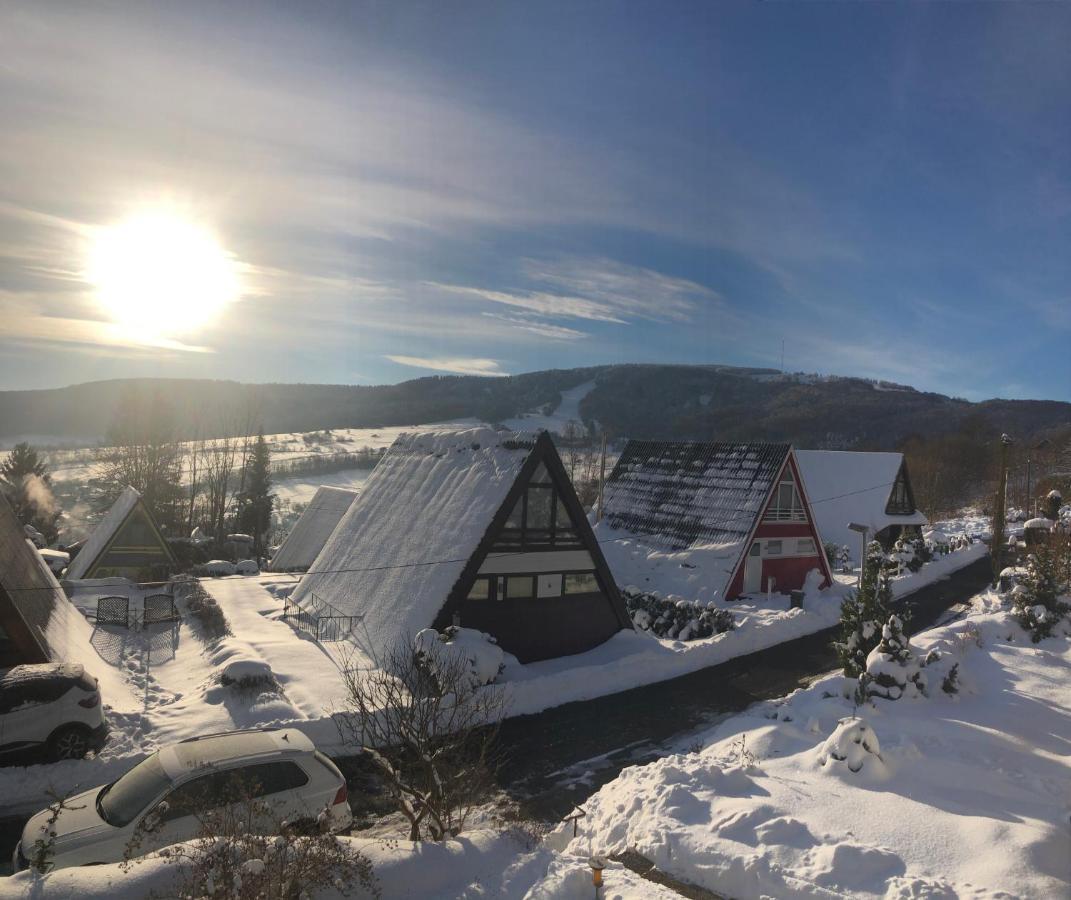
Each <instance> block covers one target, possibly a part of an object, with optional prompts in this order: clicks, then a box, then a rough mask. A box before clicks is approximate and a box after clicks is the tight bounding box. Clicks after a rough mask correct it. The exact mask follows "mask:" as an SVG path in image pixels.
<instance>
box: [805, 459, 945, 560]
mask: <svg viewBox="0 0 1071 900" xmlns="http://www.w3.org/2000/svg"><path fill="white" fill-rule="evenodd" d="M796 460H797V461H798V463H799V468H800V472H801V474H802V475H803V483H804V484H805V485H806V486H807V493H808V495H809V496H810V499H811V507H812V509H813V510H814V515H815V520H816V521H817V523H818V530H819V531H820V532H821V534H822V538H823V539H824V540H826V541H830V542H832V543H834V544H836V545H837V546H838V547H847V548H848V550H849V552H850V553H851V555H852V558H853V559H854V560H855V561H856V562H857V563H858V561H859V554H860V553H861V552H862V539H861V537H860V535H859V534H858V533H857V532H854V531H852V530H851V529H850V528H849V527H848V523H849V522H855V523H857V524H860V525H866V526H867V527H868V528H869V529H870V532H869V536H868V540H871V541H875V540H876V541H879V542H880V543H881V544H882V545H883V546H884V547H885V548H886V549H888V548H890V547H892V545H893V544H895V543H896V541H897V539H898V538H900V537H907V536H913V535H920V534H921V533H922V528H923V527H925V526H926V525H927V524H928V520H927V518H926V516H925V515H923V514H922V513H921V512H919V510H918V508H917V507H916V506H915V494H914V492H913V491H912V490H911V478H910V476H909V475H908V471H907V461H906V460H905V459H904V455H903V454H902V453H870V452H857V451H854V450H797V451H796Z"/></svg>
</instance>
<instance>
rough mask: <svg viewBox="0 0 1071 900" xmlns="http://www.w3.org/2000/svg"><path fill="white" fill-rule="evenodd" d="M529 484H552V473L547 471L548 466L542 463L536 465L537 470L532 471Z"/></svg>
mask: <svg viewBox="0 0 1071 900" xmlns="http://www.w3.org/2000/svg"><path fill="white" fill-rule="evenodd" d="M528 483H529V484H550V474H549V473H548V472H547V467H546V466H545V465H543V463H540V464H539V465H538V466H536V470H535V471H534V472H533V473H532V477H531V479H530V480H529V482H528Z"/></svg>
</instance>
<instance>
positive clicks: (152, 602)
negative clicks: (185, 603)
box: [141, 594, 179, 625]
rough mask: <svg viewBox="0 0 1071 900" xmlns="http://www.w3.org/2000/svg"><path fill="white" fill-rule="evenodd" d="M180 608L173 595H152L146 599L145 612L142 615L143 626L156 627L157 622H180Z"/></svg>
mask: <svg viewBox="0 0 1071 900" xmlns="http://www.w3.org/2000/svg"><path fill="white" fill-rule="evenodd" d="M178 617H179V614H178V608H177V607H176V606H175V598H174V597H173V596H172V595H171V594H150V595H149V596H148V597H146V598H145V611H144V612H143V613H142V619H141V621H142V624H143V625H155V624H156V623H157V622H175V621H178Z"/></svg>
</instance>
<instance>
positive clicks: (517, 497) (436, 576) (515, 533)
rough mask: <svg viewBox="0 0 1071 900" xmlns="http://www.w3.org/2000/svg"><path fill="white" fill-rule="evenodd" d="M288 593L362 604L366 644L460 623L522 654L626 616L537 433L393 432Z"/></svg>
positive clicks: (614, 624) (560, 649) (307, 599)
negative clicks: (388, 444) (387, 446)
mask: <svg viewBox="0 0 1071 900" xmlns="http://www.w3.org/2000/svg"><path fill="white" fill-rule="evenodd" d="M292 599H293V600H294V601H296V602H297V603H298V604H300V605H302V606H305V607H307V608H316V609H321V608H324V607H325V606H329V607H333V608H334V609H335V610H337V611H339V612H340V613H341V614H344V615H362V616H363V620H362V623H361V627H360V629H359V633H360V635H361V640H367V641H368V647H367V649H368V650H369V651H370V652H371V653H373V654H377V653H380V652H382V651H384V650H389V649H391V648H393V647H394V646H397V645H398V644H399V643H400V642H402V641H404V640H406V639H407V638H409V637H411V636H412V635H413V634H415V633H416V632H417V631H420V630H421V629H424V628H427V627H429V626H432V627H435V628H437V629H439V630H442V629H444V628H446V627H447V626H449V625H451V624H453V623H455V622H457V623H460V624H461V625H462V626H464V627H467V628H475V629H479V630H481V631H485V632H488V633H490V634H491V635H493V636H494V637H495V638H496V639H497V641H498V643H499V645H500V646H501V647H502V648H503V649H505V650H506V651H508V652H509V653H512V654H514V655H515V656H516V657H517V658H518V659H520V660H521V661H522V662H530V661H533V660H539V659H547V658H549V657H555V656H565V655H569V654H574V653H580V652H582V651H585V650H589V649H591V648H592V647H595V646H597V645H598V644H601V643H602V642H604V641H606V640H607V639H608V638H610V637H611V636H612V635H614V634H615V633H616V632H618V631H619V630H621V629H627V628H631V627H632V626H631V623H630V621H629V618H628V615H627V613H626V611H625V608H624V605H623V603H622V601H621V597H620V595H619V593H618V589H617V586H616V584H615V583H614V580H613V578H612V577H611V576H610V572H609V570H608V569H607V566H606V561H605V559H604V558H603V555H602V552H601V551H600V549H599V546H598V544H597V543H596V541H595V538H594V536H593V534H592V532H591V527H590V525H589V524H588V521H587V518H586V517H585V514H584V510H583V509H582V508H581V505H580V502H579V500H578V499H577V497H576V494H575V493H574V491H573V488H572V485H571V483H570V481H569V478H568V475H567V474H566V472H565V470H564V468H563V467H562V463H561V460H560V459H559V458H558V453H557V451H556V450H555V448H554V444H553V442H552V441H551V439H550V437H549V435H547V434H546V433H545V432H544V433H541V434H539V435H538V436H533V435H530V434H517V433H513V432H497V431H494V430H492V429H490V428H477V429H473V430H468V431H457V432H446V433H444V432H435V433H428V434H403V435H401V436H400V437H399V438H398V439H397V440H396V441H395V442H394V444H393V445H392V446H391V448H390V449H389V450H388V451H387V453H386V454H385V455H384V456H383V458H382V460H380V462H379V464H378V465H377V466H376V468H375V469H374V470H373V472H372V474H371V475H370V476H369V478H368V481H367V482H365V484H364V486H363V488H362V490H361V493H360V495H359V496H358V497H357V499H356V500H354V501H353V503H352V505H351V506H350V508H349V509H348V510H347V511H346V513H345V515H344V516H343V517H342V519H341V520H340V521H339V523H338V526H337V527H336V528H335V530H334V532H333V533H332V535H331V537H330V538H329V539H328V541H327V543H326V544H325V545H324V548H323V550H321V551H320V554H319V556H317V557H316V560H315V562H314V563H313V564H312V566H311V567H310V568H309V571H308V572H307V573H306V574H305V575H304V577H303V578H302V579H301V582H300V584H299V585H298V587H297V588H296V589H295V591H294V593H293V596H292Z"/></svg>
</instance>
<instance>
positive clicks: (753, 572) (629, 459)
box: [598, 441, 833, 600]
mask: <svg viewBox="0 0 1071 900" xmlns="http://www.w3.org/2000/svg"><path fill="white" fill-rule="evenodd" d="M603 509H604V524H603V523H600V526H599V531H598V534H599V538H600V539H601V540H609V539H613V536H614V535H615V534H616V533H622V532H623V533H625V534H627V535H630V536H633V537H635V538H636V539H637V540H638V541H639V542H640V543H643V544H646V545H649V546H651V547H653V548H655V549H659V550H662V551H669V552H683V551H688V550H695V549H701V550H702V551H703V553H702V559H703V560H704V563H705V565H706V566H707V568H706V569H705V571H703V572H702V582H703V587H704V588H705V589H707V590H708V591H710V592H711V595H712V596H713V597H716V598H718V599H722V600H733V599H736V598H737V597H740V596H742V595H758V594H762V593H766V592H767V591H771V592H775V593H782V594H785V593H788V592H789V591H792V590H797V589H800V588H802V587H803V586H804V583H805V581H806V579H807V576H808V574H809V573H810V572H811V571H812V570H815V569H817V570H818V572H819V574H820V576H821V581H820V584H819V586H821V587H825V586H827V585H829V584H831V583H832V580H833V578H832V575H831V573H830V570H829V563H828V562H827V560H826V557H825V553H824V552H823V551H822V541H821V538H820V536H819V532H818V529H817V527H816V525H815V520H814V515H813V514H812V512H811V508H810V504H809V503H808V500H807V492H806V490H805V489H804V487H803V484H802V482H801V479H800V474H799V468H798V466H797V465H796V460H795V456H794V454H793V452H792V448H791V447H790V446H789V445H788V444H774V443H724V442H713V443H699V442H691V441H629V442H628V443H627V444H626V446H625V450H624V452H623V453H622V454H621V456H620V458H619V459H618V461H617V464H616V465H615V466H614V469H613V472H611V474H610V477H609V478H608V479H607V482H606V488H605V491H604V502H603ZM698 558H699V557H698V556H697V559H698ZM682 561H685V560H684V559H683V558H682ZM689 565H694V564H693V563H689Z"/></svg>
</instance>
